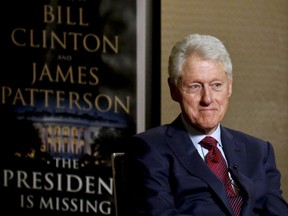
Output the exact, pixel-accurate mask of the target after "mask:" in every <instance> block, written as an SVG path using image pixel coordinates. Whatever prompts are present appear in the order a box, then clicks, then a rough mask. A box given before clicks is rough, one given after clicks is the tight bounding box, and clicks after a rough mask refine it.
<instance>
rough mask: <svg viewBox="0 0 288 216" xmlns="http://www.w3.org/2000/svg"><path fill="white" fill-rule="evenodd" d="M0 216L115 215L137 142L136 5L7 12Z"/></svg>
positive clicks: (73, 0) (77, 0)
mask: <svg viewBox="0 0 288 216" xmlns="http://www.w3.org/2000/svg"><path fill="white" fill-rule="evenodd" d="M1 8H2V13H1V15H0V17H1V18H0V19H1V26H2V27H1V34H0V52H1V73H0V90H1V94H0V100H1V103H0V124H1V127H0V128H1V129H0V130H1V163H0V168H1V191H0V196H1V211H2V212H1V215H10V214H13V213H25V214H26V215H37V216H39V215H45V216H50V215H51V216H52V215H53V216H57V215H61V216H65V215H70V216H71V215H77V216H78V215H114V214H115V212H114V211H115V210H114V204H113V184H112V177H111V176H112V173H111V159H110V155H111V153H112V152H117V151H121V144H123V142H125V139H126V138H127V137H129V136H130V135H132V134H134V133H135V132H136V110H137V109H136V100H137V98H136V76H137V74H136V1H134V0H113V1H112V0H25V1H23V0H21V1H20V0H19V1H15V0H14V1H13V0H11V1H5V2H4V3H2V7H1Z"/></svg>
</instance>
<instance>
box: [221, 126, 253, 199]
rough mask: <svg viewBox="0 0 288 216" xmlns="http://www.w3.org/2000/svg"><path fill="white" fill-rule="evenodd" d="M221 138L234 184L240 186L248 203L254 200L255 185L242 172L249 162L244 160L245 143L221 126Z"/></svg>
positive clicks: (245, 155)
mask: <svg viewBox="0 0 288 216" xmlns="http://www.w3.org/2000/svg"><path fill="white" fill-rule="evenodd" d="M221 140H222V144H223V150H224V153H225V156H226V159H227V162H228V166H229V170H230V173H231V175H232V177H233V179H234V180H235V181H236V184H237V185H238V186H239V187H240V190H241V191H242V195H243V198H244V200H249V201H250V203H251V202H253V201H254V200H255V190H254V189H255V185H254V183H253V181H251V180H250V179H249V178H248V177H247V176H246V175H245V174H244V173H245V170H246V169H247V167H248V166H249V164H246V163H245V161H248V160H246V157H247V154H245V152H246V151H247V150H246V145H245V143H242V142H241V141H239V139H237V137H235V136H233V135H232V134H231V133H230V131H229V130H228V129H226V128H224V127H221Z"/></svg>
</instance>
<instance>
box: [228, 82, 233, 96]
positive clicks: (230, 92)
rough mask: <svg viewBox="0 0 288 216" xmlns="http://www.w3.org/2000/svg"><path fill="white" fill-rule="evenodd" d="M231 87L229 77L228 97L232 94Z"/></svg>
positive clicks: (231, 83)
mask: <svg viewBox="0 0 288 216" xmlns="http://www.w3.org/2000/svg"><path fill="white" fill-rule="evenodd" d="M232 87H233V79H232V78H231V79H230V80H229V86H228V97H230V96H231V95H232V89H233V88H232Z"/></svg>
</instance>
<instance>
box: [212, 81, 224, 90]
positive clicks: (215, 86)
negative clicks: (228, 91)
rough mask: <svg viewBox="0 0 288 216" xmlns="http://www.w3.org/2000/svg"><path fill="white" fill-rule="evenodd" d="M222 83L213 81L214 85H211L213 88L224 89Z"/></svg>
mask: <svg viewBox="0 0 288 216" xmlns="http://www.w3.org/2000/svg"><path fill="white" fill-rule="evenodd" d="M222 86H223V85H222V83H213V84H212V85H211V87H212V89H214V90H218V91H219V90H221V89H222Z"/></svg>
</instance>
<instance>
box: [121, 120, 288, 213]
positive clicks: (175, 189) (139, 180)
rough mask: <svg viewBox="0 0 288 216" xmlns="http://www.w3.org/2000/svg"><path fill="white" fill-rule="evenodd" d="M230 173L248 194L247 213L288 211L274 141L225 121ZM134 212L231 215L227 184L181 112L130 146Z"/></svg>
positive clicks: (137, 137)
mask: <svg viewBox="0 0 288 216" xmlns="http://www.w3.org/2000/svg"><path fill="white" fill-rule="evenodd" d="M221 139H222V144H223V149H224V152H225V156H226V158H227V161H228V164H229V168H230V173H231V175H232V176H233V178H234V180H235V181H236V183H237V184H238V186H239V187H240V189H241V193H242V196H243V197H244V204H243V209H242V214H241V215H243V216H254V215H278V216H288V205H287V203H286V201H285V200H284V199H283V197H282V195H281V193H282V192H281V190H280V173H279V171H278V169H277V168H276V164H275V157H274V151H273V147H272V145H271V144H270V143H269V142H266V141H263V140H260V139H258V138H255V137H252V136H250V135H247V134H244V133H242V132H239V131H235V130H231V129H228V128H224V127H222V126H221ZM126 154H127V161H126V162H127V164H126V165H127V166H126V168H127V170H126V175H127V179H126V180H127V185H126V187H127V194H126V195H127V197H128V199H127V205H128V212H129V214H128V215H129V216H140V215H143V216H144V215H145V216H149V215H151V216H152V215H153V216H170V215H171V216H172V215H174V216H176V215H177V216H184V215H185V216H188V215H189V216H192V215H197V216H206V215H207V216H208V215H211V216H222V215H223V216H224V215H232V209H231V207H230V206H229V201H228V199H227V196H226V192H225V188H224V186H223V185H222V183H221V182H220V181H219V180H218V178H217V177H216V176H215V175H214V173H213V172H212V171H211V170H210V169H209V168H208V166H207V165H206V163H205V162H204V161H203V159H202V158H201V157H200V155H199V154H198V151H197V149H196V148H195V147H194V145H193V144H192V142H191V140H190V138H189V136H188V134H187V131H186V130H185V128H184V126H183V124H182V121H181V118H180V116H178V118H177V119H176V120H175V121H174V122H172V123H171V124H168V125H163V126H159V127H156V128H154V129H150V130H147V131H145V132H143V133H140V134H137V135H135V136H134V137H133V138H132V139H131V142H129V144H128V146H127V149H126Z"/></svg>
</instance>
